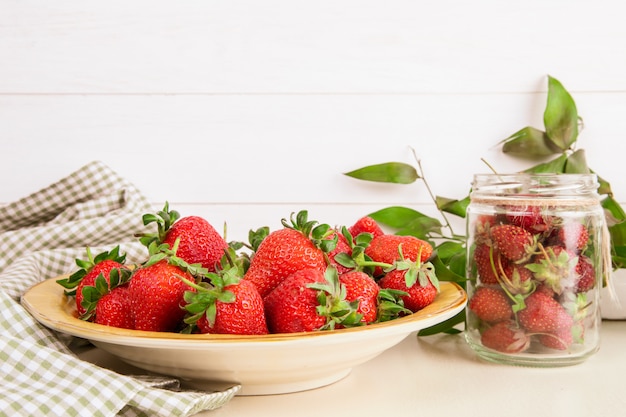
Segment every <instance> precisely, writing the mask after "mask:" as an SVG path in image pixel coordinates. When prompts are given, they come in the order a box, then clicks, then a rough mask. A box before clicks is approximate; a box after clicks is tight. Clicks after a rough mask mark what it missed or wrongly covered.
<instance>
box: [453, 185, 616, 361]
mask: <svg viewBox="0 0 626 417" xmlns="http://www.w3.org/2000/svg"><path fill="white" fill-rule="evenodd" d="M597 189H598V181H597V177H596V176H595V175H594V174H528V173H523V174H508V175H498V174H479V175H475V176H474V181H473V184H472V192H471V194H470V204H469V206H468V209H467V227H468V230H467V235H468V242H467V250H468V257H467V259H468V262H467V278H468V284H467V293H468V304H467V311H466V312H467V322H466V331H465V337H466V339H467V341H468V343H469V345H470V346H471V347H472V348H473V349H474V350H475V351H476V352H477V354H478V355H479V356H480V357H482V358H483V359H486V360H490V361H494V362H499V363H506V364H512V365H523V366H546V367H548V366H564V365H572V364H576V363H580V362H582V361H584V360H585V359H586V358H587V357H589V356H590V355H592V354H593V353H595V352H596V351H597V350H598V348H599V343H600V337H599V336H600V325H601V316H600V312H599V294H600V289H601V287H602V285H603V282H604V281H603V277H604V275H605V274H606V273H607V272H609V271H608V269H609V268H610V252H609V251H610V248H609V234H608V231H607V227H606V221H605V217H604V212H603V209H602V207H601V204H600V199H599V196H598V193H597Z"/></svg>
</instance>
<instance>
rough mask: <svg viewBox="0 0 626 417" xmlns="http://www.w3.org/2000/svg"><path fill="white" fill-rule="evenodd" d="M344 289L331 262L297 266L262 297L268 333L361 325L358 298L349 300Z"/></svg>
mask: <svg viewBox="0 0 626 417" xmlns="http://www.w3.org/2000/svg"><path fill="white" fill-rule="evenodd" d="M346 292H347V291H346V287H345V285H344V284H341V283H340V281H339V279H338V275H337V270H336V269H335V268H334V267H332V266H330V267H328V269H326V271H325V272H321V271H319V270H318V269H302V270H299V271H297V272H295V273H293V274H291V275H289V276H288V277H287V278H285V279H284V280H283V281H282V282H281V283H280V284H278V285H277V286H276V288H274V289H273V290H272V291H271V292H270V293H269V294H268V295H267V296H266V297H265V298H264V300H263V301H264V306H265V317H266V320H267V326H268V328H269V330H270V332H271V333H294V332H311V331H317V330H332V329H335V328H341V327H352V326H358V325H361V324H363V322H362V316H361V314H358V313H357V308H358V304H359V301H358V300H355V301H353V302H349V301H348V300H347V299H346Z"/></svg>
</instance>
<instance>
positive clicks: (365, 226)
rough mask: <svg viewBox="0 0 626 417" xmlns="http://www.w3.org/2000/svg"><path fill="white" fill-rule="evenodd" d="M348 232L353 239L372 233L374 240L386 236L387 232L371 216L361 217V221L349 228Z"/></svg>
mask: <svg viewBox="0 0 626 417" xmlns="http://www.w3.org/2000/svg"><path fill="white" fill-rule="evenodd" d="M348 231H349V232H350V234H351V235H352V237H353V238H356V237H357V236H358V235H360V234H361V233H370V234H371V235H372V237H373V238H374V237H377V236H380V235H384V234H385V232H384V231H383V229H382V228H381V227H380V225H379V224H378V223H377V222H376V220H374V219H372V218H371V217H369V216H365V217H361V218H360V219H358V220H357V221H356V222H355V223H354V224H353V225H352V226H350V227H349V228H348Z"/></svg>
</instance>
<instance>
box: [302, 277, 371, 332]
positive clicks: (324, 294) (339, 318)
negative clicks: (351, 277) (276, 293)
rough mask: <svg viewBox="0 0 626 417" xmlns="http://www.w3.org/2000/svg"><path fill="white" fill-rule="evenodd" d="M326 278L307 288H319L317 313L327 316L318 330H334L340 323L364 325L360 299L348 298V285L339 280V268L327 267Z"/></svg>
mask: <svg viewBox="0 0 626 417" xmlns="http://www.w3.org/2000/svg"><path fill="white" fill-rule="evenodd" d="M324 278H325V280H326V282H314V283H310V284H307V288H311V289H314V290H317V301H318V303H319V305H318V306H317V307H316V312H317V314H318V315H319V316H322V317H325V318H326V323H325V324H324V325H323V326H322V327H320V328H319V329H318V330H334V329H335V328H336V327H337V326H338V325H341V326H342V327H357V326H362V325H363V324H364V323H363V322H362V321H361V319H362V318H363V315H362V314H360V313H358V312H357V310H358V308H359V300H355V301H352V302H350V301H348V300H346V286H345V285H344V284H342V283H341V282H340V281H339V274H338V273H337V269H336V268H335V267H334V266H332V265H330V266H329V267H328V268H326V271H325V273H324Z"/></svg>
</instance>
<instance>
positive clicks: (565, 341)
mask: <svg viewBox="0 0 626 417" xmlns="http://www.w3.org/2000/svg"><path fill="white" fill-rule="evenodd" d="M538 340H539V343H541V344H542V345H543V346H545V347H548V348H550V349H556V350H566V349H568V348H569V347H570V346H571V345H572V344H573V343H574V336H573V334H572V329H571V328H569V327H563V328H561V329H557V330H556V331H554V332H552V333H541V334H539V335H538Z"/></svg>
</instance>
